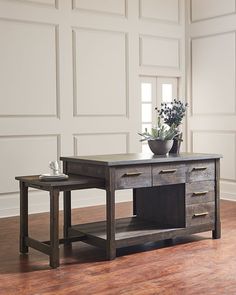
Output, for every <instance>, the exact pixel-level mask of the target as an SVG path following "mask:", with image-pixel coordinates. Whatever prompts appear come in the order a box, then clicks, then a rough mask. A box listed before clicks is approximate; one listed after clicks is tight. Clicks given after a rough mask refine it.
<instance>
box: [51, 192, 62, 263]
mask: <svg viewBox="0 0 236 295" xmlns="http://www.w3.org/2000/svg"><path fill="white" fill-rule="evenodd" d="M50 246H51V253H50V266H51V267H52V268H56V267H58V266H59V265H60V262H59V190H52V191H50Z"/></svg>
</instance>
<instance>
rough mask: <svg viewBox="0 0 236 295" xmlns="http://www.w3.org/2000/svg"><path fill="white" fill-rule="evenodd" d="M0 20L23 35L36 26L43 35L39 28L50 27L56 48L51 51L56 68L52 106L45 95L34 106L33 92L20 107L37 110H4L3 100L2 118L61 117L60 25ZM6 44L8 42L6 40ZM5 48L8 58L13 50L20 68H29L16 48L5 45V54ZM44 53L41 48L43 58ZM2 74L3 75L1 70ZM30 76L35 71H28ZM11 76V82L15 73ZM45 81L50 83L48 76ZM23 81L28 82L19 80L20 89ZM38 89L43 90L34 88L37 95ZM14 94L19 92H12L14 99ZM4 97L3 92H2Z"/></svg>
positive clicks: (52, 63) (32, 75) (53, 77)
mask: <svg viewBox="0 0 236 295" xmlns="http://www.w3.org/2000/svg"><path fill="white" fill-rule="evenodd" d="M0 22H3V23H5V24H6V25H7V24H9V26H14V25H15V28H17V29H19V30H22V33H21V34H22V35H23V31H26V32H25V34H26V33H28V31H29V34H32V32H33V30H34V27H35V28H37V29H38V32H37V34H38V35H40V36H43V33H40V34H39V28H40V27H41V28H43V30H44V32H46V31H45V28H48V29H49V30H51V32H50V31H49V32H48V34H51V35H52V38H53V39H52V40H50V42H52V44H53V47H54V48H50V51H51V52H50V54H51V55H52V56H53V60H51V56H50V59H49V60H50V62H51V66H52V67H54V68H55V72H54V73H53V72H52V77H51V79H52V81H54V82H55V88H51V89H50V91H51V92H54V98H53V97H52V99H53V101H51V106H50V105H48V101H45V97H43V96H40V98H38V100H37V104H38V105H37V104H36V105H35V106H33V105H32V102H31V99H34V95H33V94H31V96H30V97H28V102H25V101H22V104H21V105H20V107H22V106H25V107H24V110H27V109H28V108H31V109H32V110H33V109H35V112H32V110H31V111H29V112H24V111H22V110H20V109H18V110H17V109H15V111H14V112H13V113H11V112H9V111H2V110H4V105H5V101H2V103H4V105H2V106H1V111H0V117H2V118H11V117H13V118H17V117H19V118H20V117H26V118H28V117H48V118H50V117H57V118H59V117H60V85H59V83H60V81H59V28H58V25H55V24H48V23H41V22H34V21H23V20H15V19H8V18H0ZM18 24H19V25H18ZM24 26H25V27H24ZM10 29H11V30H13V28H10ZM27 30H28V31H27ZM30 30H31V31H30ZM13 31H14V30H13ZM2 33H3V35H2V36H4V35H5V34H4V32H2ZM0 36H1V31H0ZM6 38H9V37H6ZM47 38H48V36H47ZM7 41H8V42H15V40H14V39H12V40H9V39H8V40H7ZM25 41H27V42H29V40H28V38H27V37H26V39H25ZM23 42H24V40H22V39H21V40H20V43H22V46H23ZM39 42H40V41H39ZM5 44H6V42H5ZM13 45H14V44H13ZM15 45H16V44H15ZM6 46H7V45H6ZM33 46H34V48H36V47H35V44H34V45H33ZM12 48H15V46H12ZM22 48H23V47H22ZM26 48H27V46H26ZM3 50H5V51H6V52H5V53H6V56H5V59H6V57H7V55H8V54H9V52H11V51H12V56H15V57H14V58H15V61H16V63H19V65H18V67H19V70H21V71H23V70H25V69H27V67H25V66H24V64H21V55H19V57H18V55H17V54H16V53H17V52H13V50H14V49H12V50H11V51H9V50H7V47H6V48H5V49H3V47H2V54H4V52H3ZM13 53H14V54H13ZM44 53H45V49H44V48H43V49H42V50H41V56H39V57H38V58H42V56H43V54H44ZM21 54H22V55H23V57H24V59H25V61H26V60H27V57H26V56H25V54H26V53H25V52H24V53H21ZM3 56H4V55H3ZM0 58H1V56H0ZM34 62H35V63H36V62H37V60H35V61H34ZM25 65H26V64H25ZM8 66H9V63H8ZM14 66H15V65H13V62H12V67H14ZM27 66H28V67H29V71H30V69H32V65H30V62H29V64H28V65H27ZM32 70H33V71H36V73H37V70H36V69H32ZM41 70H42V69H41ZM45 70H46V69H45ZM50 70H51V71H52V68H50ZM46 72H47V71H46ZM2 75H3V77H5V75H6V72H4V73H2ZM0 76H1V72H0ZM19 76H24V73H21V72H19ZM28 76H30V78H31V79H34V72H30V73H28ZM9 77H10V80H11V83H13V81H12V77H13V75H12V74H11V76H9ZM15 78H16V77H15ZM2 80H3V79H2ZM45 81H46V83H47V84H49V82H48V81H47V79H46V78H45ZM9 82H10V81H9ZM38 82H39V81H38ZM23 83H26V81H25V80H23V81H22V83H20V82H19V85H18V87H19V88H20V89H22V88H23V87H22V84H23ZM27 83H29V84H28V86H30V84H31V83H32V81H29V82H27ZM34 83H35V84H37V81H34ZM5 84H7V83H6V82H5ZM45 87H46V85H45ZM24 88H25V89H27V87H24ZM38 90H40V91H41V87H40V89H34V91H35V94H36V96H37V92H38ZM2 91H3V90H2ZM24 91H27V90H24ZM31 92H33V89H31ZM13 95H14V97H17V95H19V94H18V93H17V94H16V93H15V94H13V93H12V94H11V96H12V100H13ZM48 96H49V97H50V96H51V93H50V94H49V93H48ZM2 97H4V95H3V94H2ZM43 100H44V101H43ZM41 101H42V103H41ZM29 102H30V104H31V105H29ZM46 102H47V104H46ZM0 105H1V101H0ZM13 105H14V104H11V107H12V109H13ZM46 106H47V107H46ZM43 107H45V111H46V110H47V109H48V108H49V107H51V109H53V111H52V112H51V113H50V112H46V113H44V109H43ZM40 108H41V110H39V111H38V109H40ZM37 111H38V113H37Z"/></svg>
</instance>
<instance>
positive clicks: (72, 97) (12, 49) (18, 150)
mask: <svg viewBox="0 0 236 295" xmlns="http://www.w3.org/2000/svg"><path fill="white" fill-rule="evenodd" d="M184 30H185V21H184V3H183V0H140V1H138V0H74V1H70V0H0V42H1V43H0V163H1V167H2V169H1V172H0V179H1V188H0V217H3V216H10V215H17V214H18V213H19V193H18V184H17V182H16V181H15V180H14V177H15V176H16V175H27V174H38V173H43V172H47V170H48V167H47V166H48V162H49V161H50V160H53V159H58V158H59V157H60V156H61V155H67V156H69V155H85V154H102V153H122V152H137V151H140V150H141V146H140V144H139V141H138V136H137V131H139V130H140V126H141V125H140V121H141V110H140V85H139V83H140V80H139V78H140V77H141V76H142V77H143V76H152V77H158V76H160V77H177V78H178V79H179V82H180V83H179V87H180V91H179V93H180V94H181V96H184V87H185V84H184V81H185V46H184ZM74 195H76V196H75V197H74V198H73V206H74V207H78V206H89V205H96V204H102V203H104V200H105V199H104V194H103V193H101V192H99V191H95V190H94V191H90V192H80V193H74ZM128 199H129V197H128V195H127V192H126V191H124V192H121V193H120V194H119V196H118V197H117V200H118V201H122V200H128ZM48 204H49V202H48V197H47V194H45V193H42V192H36V191H32V192H31V193H30V212H41V211H46V210H48Z"/></svg>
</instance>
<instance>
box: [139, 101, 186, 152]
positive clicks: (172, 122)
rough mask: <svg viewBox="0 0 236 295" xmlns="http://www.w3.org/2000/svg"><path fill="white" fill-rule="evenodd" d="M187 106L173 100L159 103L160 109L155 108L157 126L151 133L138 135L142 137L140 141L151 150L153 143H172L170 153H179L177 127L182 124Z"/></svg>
mask: <svg viewBox="0 0 236 295" xmlns="http://www.w3.org/2000/svg"><path fill="white" fill-rule="evenodd" d="M187 107H188V104H187V103H183V102H181V101H180V100H177V99H174V100H173V102H171V103H161V108H160V109H158V108H155V110H156V111H157V125H156V127H153V128H152V129H151V132H148V131H147V128H145V132H143V133H138V134H139V135H140V136H142V139H141V140H140V141H145V140H147V141H148V144H149V147H150V148H151V150H152V147H151V146H153V145H154V144H155V145H157V143H154V141H159V142H160V141H162V142H164V141H166V142H167V141H172V147H171V146H170V149H169V150H170V152H171V153H179V149H180V143H181V141H182V132H181V131H180V130H179V126H180V125H181V123H182V120H183V118H184V116H185V115H186V110H187ZM161 145H163V143H161Z"/></svg>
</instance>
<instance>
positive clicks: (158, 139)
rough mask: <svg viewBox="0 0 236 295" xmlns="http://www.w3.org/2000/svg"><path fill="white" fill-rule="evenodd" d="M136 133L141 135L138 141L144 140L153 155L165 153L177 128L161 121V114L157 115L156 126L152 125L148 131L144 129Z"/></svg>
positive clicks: (176, 133) (171, 143)
mask: <svg viewBox="0 0 236 295" xmlns="http://www.w3.org/2000/svg"><path fill="white" fill-rule="evenodd" d="M138 134H139V135H140V136H142V137H143V138H142V139H141V140H140V141H145V140H146V141H147V142H148V145H149V148H150V150H151V151H152V152H153V153H154V154H155V155H165V154H167V153H168V152H169V151H170V149H171V148H172V145H173V138H174V137H175V136H176V135H178V130H177V129H176V127H175V125H174V124H172V125H171V126H168V125H167V124H165V123H163V122H162V118H161V116H160V115H158V116H157V126H156V127H153V128H152V129H151V132H150V133H149V132H148V131H147V129H145V132H143V133H138Z"/></svg>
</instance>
